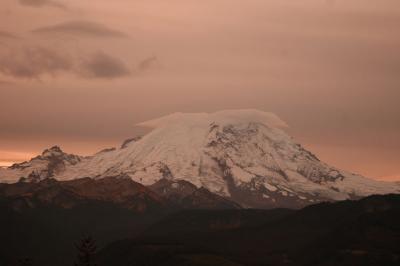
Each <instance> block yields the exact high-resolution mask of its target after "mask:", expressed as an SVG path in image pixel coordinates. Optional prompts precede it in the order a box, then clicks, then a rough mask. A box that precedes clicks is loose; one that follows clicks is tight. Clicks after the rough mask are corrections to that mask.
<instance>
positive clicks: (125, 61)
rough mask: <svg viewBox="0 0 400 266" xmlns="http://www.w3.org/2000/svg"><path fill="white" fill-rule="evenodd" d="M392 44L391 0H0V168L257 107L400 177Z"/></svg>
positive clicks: (397, 70) (311, 139)
mask: <svg viewBox="0 0 400 266" xmlns="http://www.w3.org/2000/svg"><path fill="white" fill-rule="evenodd" d="M399 47H400V2H399V1H398V0H369V1H366V0H302V1H287V0H203V1H198V0H196V1H195V0H185V1H184V0H180V1H178V0H171V1H165V0H135V1H131V0H114V1H109V0H96V1H93V0H79V1H78V0H68V1H67V0H2V1H1V3H0V165H8V164H11V163H13V162H17V161H23V160H27V159H29V158H30V157H32V156H34V155H36V154H38V153H40V152H41V151H42V150H43V149H45V148H48V147H50V146H52V145H55V144H57V145H60V146H61V147H62V148H63V149H64V150H65V151H67V152H70V153H76V154H91V153H94V152H96V151H98V150H100V149H103V148H106V147H110V146H119V145H120V143H121V142H122V141H123V140H124V139H126V138H129V137H132V136H135V135H140V134H144V133H145V132H146V130H145V129H143V128H139V127H136V126H135V124H136V123H139V122H142V121H146V120H150V119H154V118H157V117H160V116H164V115H167V114H170V113H173V112H213V111H217V110H224V109H239V108H255V109H260V110H263V111H269V112H272V113H274V114H276V115H277V116H279V117H280V118H281V119H282V120H283V121H285V122H286V123H287V124H288V125H289V128H288V129H285V130H286V131H287V132H288V133H289V134H291V135H292V136H293V137H294V138H295V139H296V140H297V141H298V142H299V143H302V144H303V145H304V146H306V147H307V148H308V149H309V150H311V151H313V152H314V153H315V154H316V155H318V156H319V157H320V158H321V159H322V160H324V161H326V162H328V163H330V164H332V165H335V166H337V167H339V168H343V169H347V170H349V171H352V172H357V173H360V174H363V175H365V176H370V177H374V178H380V179H384V180H400V137H399V136H400V104H399V99H400V52H399V50H400V49H399Z"/></svg>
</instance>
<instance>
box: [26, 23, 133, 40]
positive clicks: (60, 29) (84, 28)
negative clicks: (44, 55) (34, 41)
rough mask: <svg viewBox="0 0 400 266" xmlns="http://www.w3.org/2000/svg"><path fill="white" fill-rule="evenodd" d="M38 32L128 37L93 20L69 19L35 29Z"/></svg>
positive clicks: (34, 31)
mask: <svg viewBox="0 0 400 266" xmlns="http://www.w3.org/2000/svg"><path fill="white" fill-rule="evenodd" d="M32 32H33V33H37V34H68V35H74V36H86V37H103V38H104V37H108V38H126V37H128V36H127V34H125V33H123V32H121V31H118V30H114V29H111V28H109V27H107V26H106V25H103V24H101V23H96V22H91V21H69V22H63V23H59V24H56V25H52V26H46V27H41V28H37V29H34V30H33V31H32Z"/></svg>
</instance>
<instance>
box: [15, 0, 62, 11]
mask: <svg viewBox="0 0 400 266" xmlns="http://www.w3.org/2000/svg"><path fill="white" fill-rule="evenodd" d="M18 2H19V3H20V4H21V5H25V6H30V7H44V6H50V7H56V8H61V9H66V8H67V6H66V5H65V4H63V3H61V2H59V1H56V0H18Z"/></svg>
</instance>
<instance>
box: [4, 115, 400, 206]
mask: <svg viewBox="0 0 400 266" xmlns="http://www.w3.org/2000/svg"><path fill="white" fill-rule="evenodd" d="M138 125H139V126H144V127H150V128H152V129H153V130H152V131H151V132H150V133H148V134H146V135H145V136H143V137H142V138H140V139H137V140H136V141H132V142H128V143H126V144H124V145H123V147H121V148H119V149H113V150H110V151H107V152H101V153H98V154H96V155H94V156H91V157H86V158H80V161H79V162H77V163H74V164H72V163H69V164H65V169H64V170H63V171H59V172H58V173H55V174H54V177H55V178H57V179H60V180H69V179H76V178H80V177H92V178H102V177H105V176H116V175H121V174H125V175H128V176H130V177H131V178H132V179H133V180H134V181H136V182H139V183H141V184H143V185H147V186H150V185H153V184H155V183H156V182H158V181H159V180H161V179H167V180H174V181H179V180H184V181H187V182H190V183H192V184H193V185H195V186H196V187H198V188H200V187H204V188H206V189H208V190H209V191H211V192H212V193H215V194H218V195H219V196H222V197H225V198H228V199H230V200H233V201H235V202H237V203H239V204H240V205H242V206H244V207H255V208H273V207H296V208H297V207H302V206H305V205H309V204H312V203H315V202H319V201H333V200H344V199H352V198H359V197H364V196H367V195H371V194H386V193H399V192H400V186H399V185H396V184H394V183H386V182H378V181H374V180H371V179H367V178H364V177H362V176H360V175H356V174H352V173H348V172H346V171H342V170H339V169H337V168H335V167H332V166H329V165H328V164H326V163H324V162H321V161H320V160H319V159H318V158H317V157H316V156H315V155H314V154H312V153H311V152H309V151H307V150H306V149H304V148H303V147H302V146H301V145H300V144H298V143H296V142H295V141H294V140H293V138H291V137H290V136H288V135H287V134H286V133H285V132H284V131H283V128H285V127H287V124H286V123H285V122H283V121H282V120H281V119H279V118H278V117H277V116H276V115H274V114H272V113H266V112H262V111H258V110H228V111H220V112H215V113H191V114H184V113H175V114H171V115H168V116H165V117H162V118H158V119H154V120H150V121H146V122H143V123H140V124H138ZM8 171H15V169H7V170H3V172H2V173H0V177H1V176H6V175H7V172H8Z"/></svg>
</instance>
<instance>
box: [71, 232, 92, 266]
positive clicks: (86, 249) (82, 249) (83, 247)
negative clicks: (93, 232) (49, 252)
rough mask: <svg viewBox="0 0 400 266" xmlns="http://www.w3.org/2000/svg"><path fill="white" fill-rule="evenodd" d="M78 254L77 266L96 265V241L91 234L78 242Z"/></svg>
mask: <svg viewBox="0 0 400 266" xmlns="http://www.w3.org/2000/svg"><path fill="white" fill-rule="evenodd" d="M75 247H76V249H77V251H78V256H77V261H76V262H75V266H96V265H97V264H96V263H95V256H96V251H97V247H96V243H95V241H94V239H93V238H92V237H90V236H87V237H84V238H83V239H82V240H81V241H80V242H79V243H78V244H76V245H75Z"/></svg>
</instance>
